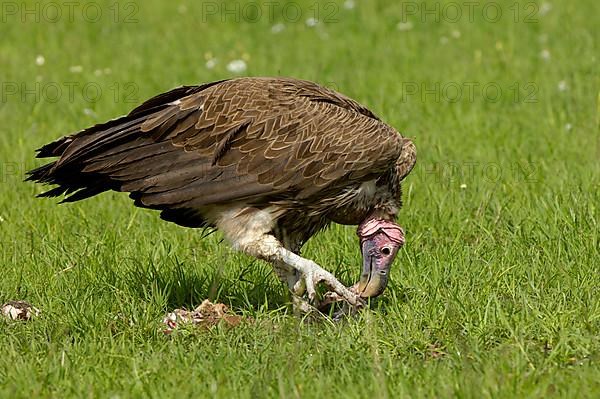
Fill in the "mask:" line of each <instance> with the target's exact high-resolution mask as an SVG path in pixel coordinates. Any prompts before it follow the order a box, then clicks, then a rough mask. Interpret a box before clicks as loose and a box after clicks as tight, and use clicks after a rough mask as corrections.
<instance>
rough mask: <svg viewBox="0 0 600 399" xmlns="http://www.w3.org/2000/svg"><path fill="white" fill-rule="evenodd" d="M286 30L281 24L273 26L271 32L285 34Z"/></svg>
mask: <svg viewBox="0 0 600 399" xmlns="http://www.w3.org/2000/svg"><path fill="white" fill-rule="evenodd" d="M284 29H285V25H284V24H282V23H281V22H280V23H277V24H275V25H273V26H271V32H273V33H280V32H283V31H284Z"/></svg>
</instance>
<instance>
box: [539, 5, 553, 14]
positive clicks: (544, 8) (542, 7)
mask: <svg viewBox="0 0 600 399" xmlns="http://www.w3.org/2000/svg"><path fill="white" fill-rule="evenodd" d="M550 10H552V4H550V3H542V4H541V5H540V15H541V16H544V15H546V14H548V13H549V12H550Z"/></svg>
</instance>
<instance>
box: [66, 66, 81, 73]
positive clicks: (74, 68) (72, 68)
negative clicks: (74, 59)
mask: <svg viewBox="0 0 600 399" xmlns="http://www.w3.org/2000/svg"><path fill="white" fill-rule="evenodd" d="M69 72H71V73H81V72H83V67H82V66H81V65H72V66H70V67H69Z"/></svg>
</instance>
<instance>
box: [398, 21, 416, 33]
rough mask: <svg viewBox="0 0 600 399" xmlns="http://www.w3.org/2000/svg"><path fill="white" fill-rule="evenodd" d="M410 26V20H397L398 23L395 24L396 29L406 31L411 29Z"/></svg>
mask: <svg viewBox="0 0 600 399" xmlns="http://www.w3.org/2000/svg"><path fill="white" fill-rule="evenodd" d="M412 28H413V24H412V22H410V21H406V22H398V25H396V29H398V30H399V31H400V32H406V31H409V30H411V29H412Z"/></svg>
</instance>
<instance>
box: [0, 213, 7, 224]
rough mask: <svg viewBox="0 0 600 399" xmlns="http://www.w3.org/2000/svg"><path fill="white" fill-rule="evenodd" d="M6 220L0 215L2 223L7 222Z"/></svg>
mask: <svg viewBox="0 0 600 399" xmlns="http://www.w3.org/2000/svg"><path fill="white" fill-rule="evenodd" d="M5 221H6V220H5V219H4V218H3V217H2V215H0V223H2V222H5Z"/></svg>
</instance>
